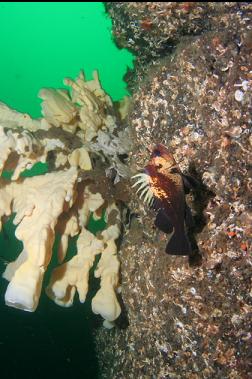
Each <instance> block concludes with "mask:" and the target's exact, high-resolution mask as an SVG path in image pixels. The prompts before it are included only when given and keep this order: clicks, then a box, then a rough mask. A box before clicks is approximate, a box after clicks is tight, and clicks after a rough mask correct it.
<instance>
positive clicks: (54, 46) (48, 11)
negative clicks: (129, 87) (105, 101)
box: [0, 2, 133, 117]
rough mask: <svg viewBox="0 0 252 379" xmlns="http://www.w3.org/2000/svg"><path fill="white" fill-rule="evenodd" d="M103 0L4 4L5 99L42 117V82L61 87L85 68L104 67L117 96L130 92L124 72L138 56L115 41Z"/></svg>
mask: <svg viewBox="0 0 252 379" xmlns="http://www.w3.org/2000/svg"><path fill="white" fill-rule="evenodd" d="M111 25H112V23H111V20H110V18H109V17H108V16H107V15H105V12H104V6H103V4H102V3H100V2H98V3H91V2H87V3H77V2H73V3H70V2H66V3H62V2H60V3H56V2H50V3H35V2H31V3H27V2H22V3H16V2H13V3H7V2H2V3H0V51H1V59H0V101H3V102H5V103H6V104H8V105H9V106H11V107H13V108H15V109H17V110H19V111H22V112H29V113H30V114H31V115H32V116H34V117H38V116H40V106H39V104H40V100H39V99H38V98H37V94H38V92H39V90H40V89H41V88H43V87H53V88H61V87H64V86H63V83H62V81H63V79H64V78H65V77H72V78H75V77H76V76H77V75H78V73H79V71H80V70H81V69H84V71H85V74H86V77H87V78H88V79H91V74H92V72H93V70H95V69H97V70H98V71H99V75H100V79H101V83H102V85H103V88H104V89H105V90H106V91H107V92H108V93H109V94H110V95H111V96H112V98H113V99H114V100H119V99H121V98H122V97H123V96H124V95H125V94H127V91H126V84H125V83H124V82H123V76H124V74H125V72H126V70H127V67H132V64H133V63H132V62H133V56H132V55H131V54H130V53H129V52H128V51H127V50H125V49H122V50H119V49H117V47H116V46H115V44H114V43H112V36H111Z"/></svg>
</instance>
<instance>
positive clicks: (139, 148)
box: [95, 2, 252, 379]
mask: <svg viewBox="0 0 252 379" xmlns="http://www.w3.org/2000/svg"><path fill="white" fill-rule="evenodd" d="M106 4H107V9H108V10H109V13H110V15H111V16H112V18H113V23H114V36H115V37H116V38H117V41H118V44H120V45H121V46H123V47H125V46H127V47H130V48H131V49H132V50H133V51H134V52H135V53H136V70H135V72H134V73H133V74H131V75H130V76H129V77H128V80H131V81H130V82H129V86H130V88H133V89H134V92H133V96H132V104H131V111H130V113H129V116H128V121H127V122H128V125H129V126H130V127H131V137H132V140H133V141H134V147H133V150H132V152H131V153H130V157H129V164H130V169H131V171H132V172H134V173H137V172H139V171H141V170H142V169H143V168H144V166H145V165H146V162H147V161H148V159H149V156H150V152H149V148H150V147H152V146H154V145H155V144H156V143H162V144H164V145H165V146H167V147H168V148H169V149H170V151H171V153H172V154H173V155H174V157H175V159H176V161H177V162H178V164H179V167H180V168H181V170H182V171H183V172H186V173H190V174H192V175H193V176H195V177H196V178H197V180H198V181H199V183H200V185H199V186H198V188H196V189H195V190H194V191H193V192H192V193H190V194H189V195H188V196H187V202H188V204H189V205H190V207H191V209H192V213H193V218H194V221H195V227H194V228H193V230H192V231H191V232H190V240H191V244H192V246H193V248H194V256H193V257H191V258H190V259H188V257H174V256H169V255H167V254H165V246H166V243H167V236H166V235H165V234H163V233H162V232H159V231H158V230H157V229H156V228H155V227H154V212H153V211H152V210H150V209H149V208H148V207H147V206H146V205H145V204H143V202H142V200H141V199H139V197H138V196H137V195H136V193H135V191H134V190H133V189H132V190H131V191H130V192H131V201H130V204H129V208H130V210H131V212H132V216H131V223H130V227H129V228H128V229H127V230H126V231H125V235H124V238H123V240H122V241H123V242H122V245H121V248H120V260H121V272H122V294H121V296H122V301H123V304H122V305H123V308H124V312H123V314H122V316H121V318H120V319H119V321H118V327H117V328H115V329H113V330H111V331H109V332H104V331H103V330H97V331H96V333H95V338H96V341H97V344H96V345H97V350H98V356H99V359H100V364H101V372H102V375H103V377H104V378H111V379H112V378H113V379H116V378H132V379H133V378H153V379H154V378H160V379H161V378H166V379H168V378H169V379H171V378H181V379H183V378H190V379H198V378H204V379H205V378H206V379H208V378H209V379H210V378H221V379H224V378H230V379H231V378H232V379H234V378H242V379H249V378H252V364H251V362H252V359H251V342H252V335H251V325H250V321H251V310H252V307H251V303H252V292H251V265H252V258H251V243H252V227H251V225H252V222H251V221H252V213H251V158H252V149H251V146H252V137H251V123H252V118H251V108H252V96H251V90H252V63H251V62H252V60H251V55H252V30H251V19H252V7H251V5H250V4H249V3H230V2H229V3H227V2H226V3H220V4H218V3H196V2H195V3H192V2H189V3H122V2H120V3H118V2H115V3H106ZM134 215H138V217H135V216H134Z"/></svg>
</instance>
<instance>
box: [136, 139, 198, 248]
mask: <svg viewBox="0 0 252 379" xmlns="http://www.w3.org/2000/svg"><path fill="white" fill-rule="evenodd" d="M144 171H145V174H143V175H146V177H145V179H144V180H145V181H146V182H147V184H146V187H147V186H148V188H149V189H148V193H149V195H148V197H147V198H148V200H149V201H148V202H149V203H150V204H151V206H152V207H153V208H154V209H155V210H156V211H157V216H156V219H155V225H156V227H157V228H158V229H160V230H162V231H163V232H164V233H167V234H168V235H170V239H169V241H168V243H167V246H166V253H167V254H171V255H190V254H191V252H192V249H191V245H190V242H189V240H188V236H187V232H186V228H185V218H186V212H190V210H189V208H188V207H187V204H186V199H185V191H184V183H183V174H182V172H181V171H180V169H179V167H178V166H177V164H176V162H175V160H174V158H173V156H172V154H171V153H169V151H168V150H167V149H166V147H165V146H163V145H160V144H159V145H157V146H156V147H155V149H154V150H153V152H152V154H151V157H150V160H149V162H148V164H147V166H146V167H145V169H144ZM140 175H141V174H140ZM146 187H145V188H146ZM150 194H151V195H150ZM150 199H151V201H150Z"/></svg>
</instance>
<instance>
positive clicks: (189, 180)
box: [182, 174, 200, 194]
mask: <svg viewBox="0 0 252 379" xmlns="http://www.w3.org/2000/svg"><path fill="white" fill-rule="evenodd" d="M182 179H183V184H184V191H185V193H186V194H188V193H189V192H190V191H191V190H194V189H195V188H197V187H199V186H200V182H199V181H198V180H197V179H195V178H194V177H193V176H191V175H185V174H182Z"/></svg>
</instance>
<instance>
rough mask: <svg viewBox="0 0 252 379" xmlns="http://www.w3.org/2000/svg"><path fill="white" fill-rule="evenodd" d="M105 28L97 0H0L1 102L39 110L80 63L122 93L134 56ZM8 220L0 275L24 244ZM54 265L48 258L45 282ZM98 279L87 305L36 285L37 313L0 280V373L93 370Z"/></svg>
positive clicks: (80, 374) (113, 92)
mask: <svg viewBox="0 0 252 379" xmlns="http://www.w3.org/2000/svg"><path fill="white" fill-rule="evenodd" d="M111 27H112V26H111V20H110V18H109V17H108V15H107V14H105V10H104V5H103V3H101V2H96V3H91V2H87V3H77V2H73V3H70V2H66V3H56V2H51V3H35V2H31V3H28V2H22V3H17V2H14V3H7V2H2V3H1V4H0V36H1V38H0V49H1V51H2V55H1V56H2V58H1V61H0V83H1V84H0V101H1V102H4V103H6V104H8V106H10V107H12V108H14V109H16V110H18V111H20V112H26V113H29V114H30V115H31V116H32V117H40V116H41V114H40V102H41V100H40V99H38V97H37V94H38V92H39V90H40V89H41V88H43V87H52V88H64V85H63V82H62V80H63V78H65V77H72V78H74V77H76V76H77V75H78V74H79V72H80V70H81V69H83V70H84V73H85V75H86V77H87V79H91V77H92V72H93V71H94V70H98V72H99V77H100V81H101V84H102V86H103V88H104V89H105V91H106V92H108V93H109V95H110V96H111V97H112V99H113V100H120V99H122V98H123V96H125V95H126V94H127V90H126V84H125V82H124V81H123V76H124V75H125V74H126V71H127V68H128V67H129V68H132V67H133V55H132V54H130V53H129V52H128V51H127V50H126V49H120V50H119V49H118V48H117V47H116V46H115V44H114V42H113V41H112V34H111ZM45 172H47V166H46V165H45V164H41V163H39V164H37V165H36V166H35V167H34V168H33V169H32V170H30V171H29V173H28V172H26V173H25V174H23V175H26V176H27V175H29V176H32V175H38V174H43V173H45ZM8 175H9V173H7V172H5V173H4V174H3V176H5V177H8ZM23 175H22V176H23ZM12 220H13V217H12V218H11V219H10V220H9V221H8V222H7V223H6V224H5V225H4V226H3V230H2V232H1V233H0V273H1V274H2V272H3V271H4V269H5V266H6V262H8V261H12V260H14V259H15V258H16V257H17V256H18V254H19V253H20V252H21V250H22V243H21V242H20V241H18V240H17V239H16V238H15V236H14V232H15V227H14V226H13V224H12ZM103 227H104V222H103V221H100V222H96V223H94V222H92V221H91V223H90V224H89V229H90V230H92V231H97V230H99V229H102V228H103ZM75 240H76V239H74V238H73V239H72V241H70V246H69V251H68V254H69V255H70V256H71V254H72V253H73V251H75ZM55 245H57V238H56V242H55ZM55 265H56V262H54V261H53V260H52V262H51V264H50V266H49V269H48V270H47V272H46V276H45V280H44V283H45V285H46V283H48V278H49V276H50V272H51V271H52V268H53V267H55ZM92 272H93V270H92V271H91V274H90V277H91V276H93V275H92ZM96 281H97V282H99V281H98V280H92V283H90V287H89V288H90V289H89V292H88V298H87V300H86V302H85V304H80V303H78V302H76V303H75V304H74V306H73V307H71V308H65V309H62V308H61V307H58V306H57V305H55V304H54V303H53V302H52V301H51V300H50V299H49V298H48V297H47V296H46V294H45V293H44V291H42V295H41V298H40V303H39V306H38V308H37V310H36V312H34V313H29V312H24V311H20V310H18V309H14V308H10V307H7V306H5V302H4V293H5V291H6V288H7V285H8V283H7V281H6V280H4V279H2V278H1V279H0V286H1V291H0V296H1V297H0V320H1V326H0V361H1V369H0V377H1V378H3V379H5V378H9V379H11V378H13V379H14V378H20V377H26V378H27V379H28V378H46V377H48V378H50V377H61V378H65V377H68V378H69V377H72V378H96V377H98V374H99V373H98V365H97V360H96V353H95V349H94V345H93V339H92V329H93V328H94V327H100V326H101V324H100V319H99V318H98V317H96V316H95V315H93V313H92V311H91V304H90V300H91V298H92V297H93V295H94V292H96V290H97V285H98V283H96Z"/></svg>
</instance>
